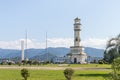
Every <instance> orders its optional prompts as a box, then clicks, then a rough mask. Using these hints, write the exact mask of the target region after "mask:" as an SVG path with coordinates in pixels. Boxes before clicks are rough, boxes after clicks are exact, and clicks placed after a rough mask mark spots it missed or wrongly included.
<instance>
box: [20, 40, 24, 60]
mask: <svg viewBox="0 0 120 80" xmlns="http://www.w3.org/2000/svg"><path fill="white" fill-rule="evenodd" d="M23 60H24V40H22V41H21V61H23Z"/></svg>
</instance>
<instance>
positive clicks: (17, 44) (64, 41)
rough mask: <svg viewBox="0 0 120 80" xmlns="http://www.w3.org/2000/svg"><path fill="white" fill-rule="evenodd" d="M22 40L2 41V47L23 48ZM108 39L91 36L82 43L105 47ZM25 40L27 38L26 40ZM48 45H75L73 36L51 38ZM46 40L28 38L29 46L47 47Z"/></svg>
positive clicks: (0, 46)
mask: <svg viewBox="0 0 120 80" xmlns="http://www.w3.org/2000/svg"><path fill="white" fill-rule="evenodd" d="M21 40H24V39H19V40H15V41H0V48H4V49H21ZM107 40H108V39H107V38H106V39H97V38H89V39H86V40H82V41H81V44H82V46H85V47H94V48H100V49H104V48H105V45H106V41H107ZM24 41H25V40H24ZM47 44H48V47H68V48H69V47H70V46H73V45H74V40H73V38H50V39H48V40H47ZM45 47H46V42H45V41H44V42H40V41H38V40H36V39H27V48H45Z"/></svg>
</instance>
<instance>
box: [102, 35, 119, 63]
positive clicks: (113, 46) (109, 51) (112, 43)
mask: <svg viewBox="0 0 120 80" xmlns="http://www.w3.org/2000/svg"><path fill="white" fill-rule="evenodd" d="M119 56H120V34H119V35H118V36H117V37H115V38H111V39H110V40H109V41H108V42H107V46H106V49H105V51H104V60H105V61H108V62H109V63H112V61H113V59H115V58H117V57H119Z"/></svg>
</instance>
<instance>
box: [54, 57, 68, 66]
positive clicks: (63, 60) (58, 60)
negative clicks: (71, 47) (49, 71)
mask: <svg viewBox="0 0 120 80" xmlns="http://www.w3.org/2000/svg"><path fill="white" fill-rule="evenodd" d="M66 61H67V58H66V57H65V56H64V57H57V56H56V57H54V58H53V63H55V64H56V63H58V64H62V63H66Z"/></svg>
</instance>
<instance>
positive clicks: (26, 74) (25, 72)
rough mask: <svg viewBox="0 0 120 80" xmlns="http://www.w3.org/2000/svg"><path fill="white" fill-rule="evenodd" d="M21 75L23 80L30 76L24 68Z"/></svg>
mask: <svg viewBox="0 0 120 80" xmlns="http://www.w3.org/2000/svg"><path fill="white" fill-rule="evenodd" d="M21 75H22V77H23V78H24V80H27V78H28V77H29V76H30V74H29V72H28V70H27V69H25V68H24V69H22V70H21Z"/></svg>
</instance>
